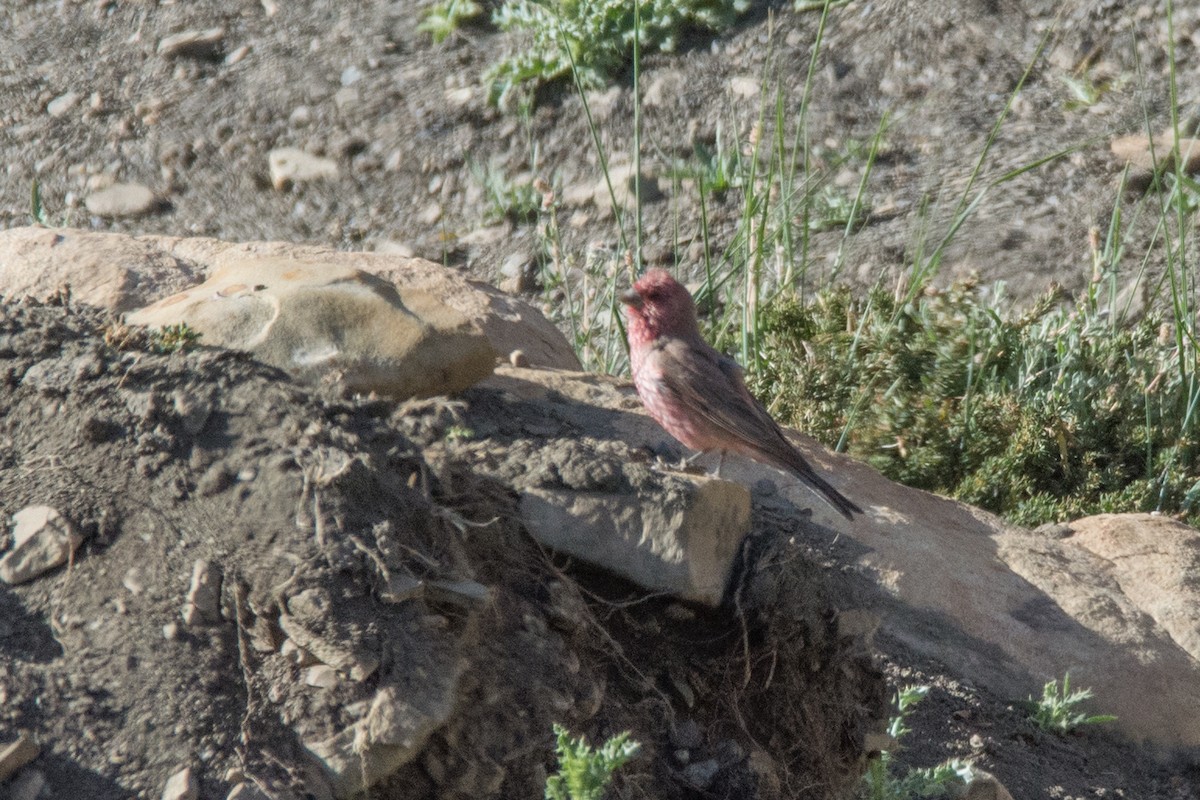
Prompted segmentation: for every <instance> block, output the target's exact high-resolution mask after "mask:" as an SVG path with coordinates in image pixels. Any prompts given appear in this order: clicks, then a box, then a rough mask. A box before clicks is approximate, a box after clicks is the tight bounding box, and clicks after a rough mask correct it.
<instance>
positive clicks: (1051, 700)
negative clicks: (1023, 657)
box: [1026, 672, 1116, 734]
mask: <svg viewBox="0 0 1200 800" xmlns="http://www.w3.org/2000/svg"><path fill="white" fill-rule="evenodd" d="M1091 697H1092V690H1091V689H1079V690H1077V691H1074V692H1072V691H1071V674H1070V673H1069V672H1065V673H1063V679H1062V687H1061V688H1060V687H1059V685H1058V679H1057V678H1055V679H1054V680H1052V681H1049V682H1048V683H1047V684H1046V685H1045V686H1043V687H1042V696H1041V698H1040V699H1038V700H1034V699H1033V698H1032V697H1030V698H1029V699H1028V700H1027V701H1026V706H1027V707H1028V708H1029V712H1030V714H1029V718H1030V719H1031V720H1032V721H1033V724H1035V725H1037V726H1038V727H1039V728H1041V729H1042V730H1044V731H1049V732H1050V733H1057V734H1066V733H1070V732H1071V731H1073V730H1075V729H1076V728H1078V727H1079V726H1081V725H1097V724H1100V723H1104V722H1113V721H1115V720H1116V717H1114V716H1112V715H1111V714H1090V715H1089V714H1085V713H1083V712H1082V711H1079V710H1078V707H1079V704H1080V703H1082V702H1083V701H1084V700H1089V699H1091Z"/></svg>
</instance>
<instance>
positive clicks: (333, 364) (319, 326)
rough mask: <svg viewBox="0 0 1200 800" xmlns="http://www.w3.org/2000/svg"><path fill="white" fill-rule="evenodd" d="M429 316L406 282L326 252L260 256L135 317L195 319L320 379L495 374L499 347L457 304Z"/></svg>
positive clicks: (372, 388) (167, 321)
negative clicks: (409, 298)
mask: <svg viewBox="0 0 1200 800" xmlns="http://www.w3.org/2000/svg"><path fill="white" fill-rule="evenodd" d="M439 312H440V313H438V314H437V315H436V317H431V318H429V319H428V320H423V319H421V318H420V317H418V316H417V315H416V314H414V313H413V312H412V311H410V310H409V309H408V308H406V307H405V305H404V302H403V300H402V299H401V298H400V294H399V293H398V292H397V291H396V287H395V286H394V285H393V284H391V283H389V282H388V281H385V280H383V279H382V278H378V277H376V276H374V275H371V274H369V273H366V272H363V271H362V270H357V269H353V268H348V267H342V266H339V265H337V264H330V263H328V262H325V261H323V260H321V259H306V260H301V259H294V258H293V259H287V258H254V259H245V260H242V261H238V262H233V263H230V264H227V265H225V266H223V267H222V268H221V269H220V270H218V271H217V272H215V273H214V274H213V275H212V277H210V278H209V279H208V280H207V281H205V282H204V283H202V284H201V285H199V286H197V287H194V288H192V289H189V290H187V291H184V292H181V293H179V294H176V295H172V296H171V297H168V298H166V299H165V300H160V301H159V302H157V303H155V304H153V305H151V306H149V307H147V308H144V309H142V310H140V311H137V312H134V313H131V314H129V315H128V316H127V319H128V321H129V322H130V323H132V324H134V325H146V326H148V327H152V328H161V327H165V326H168V325H175V324H180V323H183V324H187V325H188V326H189V327H191V328H192V329H194V330H196V331H198V332H199V333H200V335H201V336H202V341H203V343H204V344H210V345H217V346H219V347H228V348H232V349H236V350H245V351H247V352H250V353H253V354H254V355H255V356H256V357H257V358H259V359H261V360H263V361H265V362H266V363H268V364H273V365H275V366H277V367H280V368H281V369H284V370H287V371H289V372H291V373H293V374H295V375H297V376H298V377H300V378H302V379H306V380H310V381H314V382H316V381H327V382H328V381H330V380H336V381H337V382H338V383H339V384H340V385H342V386H344V387H345V388H346V389H348V390H349V391H352V392H359V393H364V394H365V393H368V392H376V393H378V394H382V395H390V396H393V397H415V396H429V395H436V394H450V393H454V392H458V391H461V390H463V389H465V388H467V387H468V386H471V385H472V384H474V383H475V382H476V381H479V380H481V379H482V378H485V377H487V376H488V375H490V374H491V371H492V365H493V364H494V363H495V359H496V354H495V351H493V350H492V348H491V346H490V345H489V344H488V341H487V339H486V338H485V337H484V336H483V335H482V333H480V332H479V331H477V330H475V329H474V328H473V326H471V324H470V322H469V321H468V320H467V319H465V318H464V317H462V316H461V315H458V314H456V313H455V312H453V311H451V310H450V309H447V308H441V309H439Z"/></svg>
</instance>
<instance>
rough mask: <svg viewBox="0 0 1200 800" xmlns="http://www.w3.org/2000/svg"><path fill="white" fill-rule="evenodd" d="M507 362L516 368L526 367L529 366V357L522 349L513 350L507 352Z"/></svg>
mask: <svg viewBox="0 0 1200 800" xmlns="http://www.w3.org/2000/svg"><path fill="white" fill-rule="evenodd" d="M508 363H509V364H512V365H513V366H514V367H517V368H518V369H521V368H527V367H528V366H529V357H528V356H526V355H525V351H524V350H513V351H512V352H511V353H509V354H508Z"/></svg>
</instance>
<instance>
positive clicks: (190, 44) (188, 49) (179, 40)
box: [158, 28, 225, 59]
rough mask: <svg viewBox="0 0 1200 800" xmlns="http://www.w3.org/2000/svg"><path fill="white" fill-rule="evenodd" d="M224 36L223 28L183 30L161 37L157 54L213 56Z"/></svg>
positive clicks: (217, 52)
mask: <svg viewBox="0 0 1200 800" xmlns="http://www.w3.org/2000/svg"><path fill="white" fill-rule="evenodd" d="M224 38H225V29H224V28H209V29H207V30H203V31H184V32H183V33H176V34H174V35H172V36H166V37H164V38H163V39H161V40H160V41H159V43H158V54H159V55H160V56H162V57H163V58H199V59H206V58H215V57H216V56H217V55H218V54H219V52H220V49H221V42H222V41H223V40H224Z"/></svg>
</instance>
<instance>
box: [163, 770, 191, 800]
mask: <svg viewBox="0 0 1200 800" xmlns="http://www.w3.org/2000/svg"><path fill="white" fill-rule="evenodd" d="M199 796H200V781H198V780H196V774H195V773H194V772H193V771H192V768H191V767H185V768H184V769H181V770H179V772H176V773H175V774H174V775H172V776H171V777H170V778H168V779H167V785H166V786H165V787H164V788H163V793H162V800H196V798H197V797H199Z"/></svg>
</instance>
